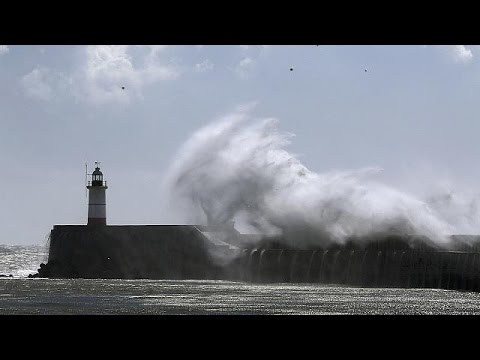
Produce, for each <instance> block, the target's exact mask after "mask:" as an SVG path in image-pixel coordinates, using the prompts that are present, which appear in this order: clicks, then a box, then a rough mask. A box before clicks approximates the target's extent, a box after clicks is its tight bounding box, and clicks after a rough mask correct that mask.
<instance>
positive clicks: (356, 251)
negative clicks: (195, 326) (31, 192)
mask: <svg viewBox="0 0 480 360" xmlns="http://www.w3.org/2000/svg"><path fill="white" fill-rule="evenodd" d="M200 229H201V230H200ZM213 230H214V229H212V228H210V229H208V228H206V227H203V228H202V227H199V226H194V225H124V226H105V225H103V226H101V225H99V226H85V225H55V226H54V228H53V230H52V231H51V235H50V250H49V259H48V263H47V264H42V265H41V267H40V269H39V273H38V274H37V275H38V276H39V277H51V278H121V279H136V278H148V279H172V280H175V279H178V280H180V279H223V280H239V281H249V282H295V283H297V282H298V283H302V282H309V283H323V284H346V285H352V286H362V287H416V288H425V287H428V288H442V289H457V290H469V291H480V246H479V244H480V241H479V237H478V236H470V237H468V236H464V237H458V238H457V239H455V241H453V242H452V245H451V246H450V248H449V249H445V248H443V249H442V248H439V247H438V246H435V245H434V244H431V243H429V242H428V241H424V239H421V238H415V237H408V236H403V237H402V236H386V237H380V238H378V239H373V240H372V239H364V240H365V241H359V240H358V239H356V240H355V241H353V240H352V241H349V242H346V243H344V244H330V245H329V246H327V247H325V248H319V247H310V248H309V246H305V247H304V248H297V249H293V248H292V247H291V246H290V247H289V246H288V245H287V244H282V240H281V239H273V240H272V239H270V241H263V242H261V243H260V245H261V246H259V247H253V248H248V249H245V248H241V247H239V246H238V245H241V239H240V238H239V237H238V236H239V235H238V234H237V235H236V243H235V245H236V246H230V245H228V244H226V243H225V242H222V241H218V239H216V240H215V239H214V240H215V241H212V239H211V236H212V231H213ZM206 234H207V235H208V234H210V235H209V236H210V238H209V237H208V236H206ZM232 236H233V235H232ZM225 239H226V238H225ZM366 240H368V241H366ZM219 258H221V259H223V260H224V261H223V262H222V261H219ZM226 259H229V260H226ZM231 259H233V260H231Z"/></svg>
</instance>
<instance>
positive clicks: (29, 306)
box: [0, 245, 480, 315]
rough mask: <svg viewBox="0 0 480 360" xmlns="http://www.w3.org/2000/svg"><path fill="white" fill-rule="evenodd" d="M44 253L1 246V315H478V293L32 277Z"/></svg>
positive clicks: (31, 248) (38, 248)
mask: <svg viewBox="0 0 480 360" xmlns="http://www.w3.org/2000/svg"><path fill="white" fill-rule="evenodd" d="M47 252H48V251H47V249H46V247H44V246H12V245H0V275H7V276H6V277H0V314H1V315H5V314H8V315H17V314H32V315H33V314H39V315H106V314H118V315H120V314H134V315H143V314H146V315H163V314H175V315H195V314H198V315H205V314H219V315H227V314H246V315H249V314H252V315H254V314H279V315H281V314H285V315H288V314H293V315H310V314H312V315H314V314H315V315H321V314H329V315H331V314H342V315H376V314H384V315H397V314H398V315H410V314H433V315H443V314H445V315H458V314H480V294H479V293H473V292H461V291H454V290H440V289H398V288H359V287H348V286H337V285H334V284H305V283H275V284H252V283H245V282H233V281H214V280H212V281H205V280H203V281H200V280H184V281H176V280H175V281H174V280H111V279H39V278H28V275H29V274H33V273H35V272H36V270H37V269H38V267H39V265H40V263H41V262H45V261H46V260H47ZM8 275H12V276H11V277H9V276H8Z"/></svg>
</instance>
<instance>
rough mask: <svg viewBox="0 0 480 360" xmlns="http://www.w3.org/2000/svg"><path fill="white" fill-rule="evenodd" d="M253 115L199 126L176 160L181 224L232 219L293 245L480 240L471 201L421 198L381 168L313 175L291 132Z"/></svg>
mask: <svg viewBox="0 0 480 360" xmlns="http://www.w3.org/2000/svg"><path fill="white" fill-rule="evenodd" d="M252 109H253V106H243V107H239V108H237V109H236V110H235V111H234V112H233V113H231V114H228V115H226V116H224V117H222V118H221V119H218V120H216V121H214V122H212V123H210V124H209V125H207V126H205V127H203V128H201V129H199V130H198V131H197V132H196V133H194V134H193V135H192V136H191V137H190V138H189V139H188V140H187V141H186V143H185V144H184V145H183V146H182V148H181V149H180V151H179V153H178V154H177V155H176V156H175V161H174V162H173V164H172V166H171V168H170V170H169V172H168V175H167V177H166V183H165V184H166V187H167V194H169V196H170V204H171V205H172V206H176V207H177V208H178V209H180V210H179V213H182V214H183V215H184V219H182V221H185V222H187V223H200V224H206V223H208V224H210V225H220V224H227V223H228V222H230V221H232V220H234V221H235V224H236V228H237V229H239V230H240V231H242V232H255V233H262V234H267V235H282V236H284V237H285V238H286V240H288V241H291V242H295V241H297V240H298V236H299V234H309V236H308V239H309V241H312V242H318V243H322V242H332V241H333V242H339V243H342V242H345V241H346V240H347V239H348V238H349V237H352V236H354V237H363V238H365V237H367V236H368V235H374V234H378V233H400V234H411V235H420V236H425V237H427V238H428V239H430V240H431V241H433V242H435V243H436V244H438V245H446V244H448V242H449V241H450V240H449V238H448V235H451V234H462V233H463V234H475V233H476V234H478V233H480V231H479V230H480V226H479V225H480V224H479V222H478V220H477V219H478V218H479V215H480V211H479V208H480V207H479V206H478V200H477V199H476V198H465V197H462V196H461V195H459V194H455V193H453V192H452V191H451V190H450V191H449V192H441V193H437V194H434V195H433V194H430V195H429V196H426V197H425V198H422V199H421V198H419V197H418V196H415V195H413V194H411V193H409V192H407V191H402V190H401V189H399V188H395V187H393V186H389V185H388V184H385V183H382V182H380V181H378V180H377V179H375V177H376V175H378V173H379V172H381V171H382V169H381V168H378V167H368V168H362V169H356V170H351V171H331V172H325V173H316V172H313V171H311V170H309V169H308V168H307V167H306V166H304V165H303V164H302V163H301V162H300V161H299V159H298V158H297V157H296V155H295V154H292V153H290V152H289V151H288V150H287V147H288V145H289V144H290V142H291V141H292V138H293V136H294V135H293V134H290V133H286V132H284V131H281V130H280V128H279V121H278V120H277V119H274V118H255V117H254V116H252V115H251V113H252ZM412 176H415V175H414V174H412ZM433 185H435V184H432V186H433ZM293 234H295V235H293Z"/></svg>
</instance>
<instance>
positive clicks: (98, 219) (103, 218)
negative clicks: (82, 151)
mask: <svg viewBox="0 0 480 360" xmlns="http://www.w3.org/2000/svg"><path fill="white" fill-rule="evenodd" d="M99 164H100V163H99V162H98V161H96V162H95V171H94V172H93V173H92V174H90V176H91V180H90V181H88V183H87V189H88V222H87V225H107V210H106V200H105V199H106V197H105V190H107V189H108V186H107V182H106V181H104V180H103V173H102V172H101V171H100V167H99V166H98V165H99ZM87 175H88V174H87Z"/></svg>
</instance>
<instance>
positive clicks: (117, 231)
mask: <svg viewBox="0 0 480 360" xmlns="http://www.w3.org/2000/svg"><path fill="white" fill-rule="evenodd" d="M208 246H209V244H208V242H206V241H205V239H204V238H203V235H202V234H201V233H200V232H199V231H198V230H196V229H195V227H193V226H184V225H151V226H149V225H141V226H140V225H139V226H135V225H127V226H80V225H79V226H76V225H56V226H54V228H53V230H52V231H51V234H50V250H49V258H48V264H47V265H44V266H43V267H42V268H41V269H40V271H39V275H40V276H45V277H64V278H71V277H73V278H75V277H82V278H124V279H134V278H151V279H186V278H190V279H204V278H215V277H216V276H217V272H218V271H219V268H218V266H215V265H214V263H213V262H212V261H211V259H210V255H209V250H208Z"/></svg>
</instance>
